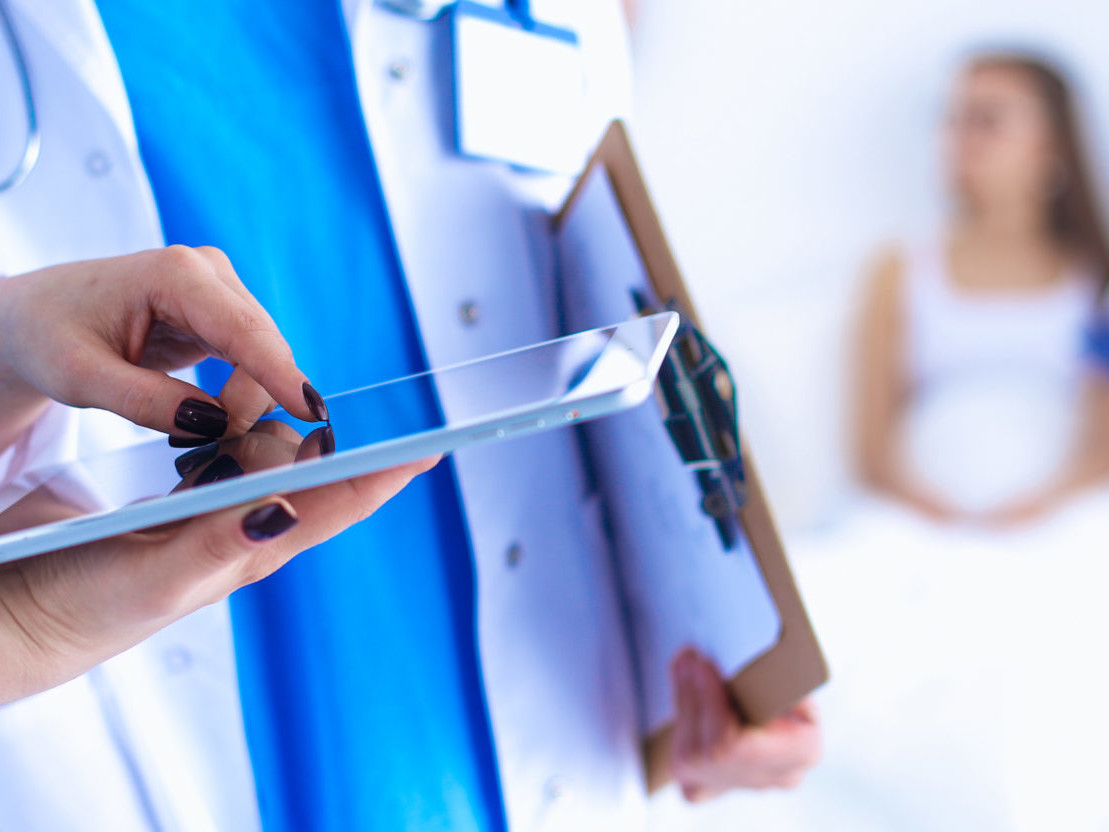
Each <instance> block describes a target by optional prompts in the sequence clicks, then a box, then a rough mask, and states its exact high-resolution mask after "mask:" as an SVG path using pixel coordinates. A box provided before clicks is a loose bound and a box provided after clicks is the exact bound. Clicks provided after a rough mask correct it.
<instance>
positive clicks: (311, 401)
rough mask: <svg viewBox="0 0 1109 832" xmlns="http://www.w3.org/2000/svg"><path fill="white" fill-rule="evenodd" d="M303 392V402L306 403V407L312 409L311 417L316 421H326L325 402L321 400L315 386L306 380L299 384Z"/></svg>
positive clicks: (321, 397)
mask: <svg viewBox="0 0 1109 832" xmlns="http://www.w3.org/2000/svg"><path fill="white" fill-rule="evenodd" d="M300 389H301V390H302V391H303V392H304V403H305V404H307V405H308V409H309V410H310V411H312V418H314V419H315V420H316V421H317V422H326V421H328V418H327V403H326V402H325V401H324V400H323V396H321V395H320V394H319V393H318V392H317V391H316V388H315V387H313V386H312V385H311V384H309V383H308V382H307V381H306V382H304V384H302V385H301V388H300Z"/></svg>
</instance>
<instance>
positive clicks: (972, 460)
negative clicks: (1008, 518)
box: [904, 246, 1096, 511]
mask: <svg viewBox="0 0 1109 832" xmlns="http://www.w3.org/2000/svg"><path fill="white" fill-rule="evenodd" d="M906 267H907V268H906V270H905V286H904V303H905V315H906V322H907V333H906V334H907V359H908V364H909V372H910V378H911V381H912V401H911V404H910V407H909V409H908V418H907V420H906V423H905V431H906V433H905V437H904V438H905V448H906V451H907V456H908V458H907V464H908V465H909V468H910V470H911V471H912V472H913V473H914V474H915V475H916V476H917V477H918V478H920V479H921V480H923V481H924V483H925V484H927V485H928V486H930V487H931V488H932V489H933V490H934V491H936V492H937V493H939V494H940V495H941V496H943V497H945V498H946V499H947V500H949V501H951V502H953V503H954V504H955V505H957V506H958V507H961V508H963V509H966V510H968V511H983V510H989V509H991V508H996V507H999V506H1002V505H1004V504H1006V503H1008V502H1010V501H1012V500H1014V499H1019V498H1020V497H1022V496H1026V495H1028V494H1030V493H1033V492H1035V491H1036V490H1037V489H1038V488H1042V487H1043V486H1045V485H1047V483H1048V481H1049V480H1050V479H1051V478H1052V477H1053V476H1054V475H1056V474H1057V473H1058V472H1059V470H1060V469H1061V467H1062V466H1063V465H1064V464H1065V463H1066V461H1067V458H1068V454H1069V453H1070V452H1071V449H1072V443H1073V439H1074V434H1075V427H1076V423H1077V422H1076V417H1077V415H1078V400H1079V393H1080V389H1081V379H1082V375H1083V369H1084V357H1083V356H1084V348H1083V342H1084V338H1085V334H1086V332H1087V329H1088V327H1089V325H1090V323H1091V319H1092V315H1093V312H1094V309H1095V305H1096V290H1095V285H1094V281H1093V280H1091V279H1089V278H1088V277H1086V276H1084V275H1081V274H1078V273H1073V274H1069V275H1067V276H1066V277H1065V279H1063V280H1061V281H1059V282H1058V283H1057V284H1055V285H1054V286H1052V287H1049V288H1045V289H1030V290H1016V291H1011V292H994V291H977V292H976V291H974V290H966V289H960V288H959V287H957V286H955V285H954V284H953V281H952V279H951V277H950V274H949V270H948V268H947V266H946V263H945V262H944V257H943V251H942V247H940V246H931V247H927V248H921V249H919V250H917V251H915V252H913V253H912V254H911V255H910V257H909V258H908V261H907V263H906Z"/></svg>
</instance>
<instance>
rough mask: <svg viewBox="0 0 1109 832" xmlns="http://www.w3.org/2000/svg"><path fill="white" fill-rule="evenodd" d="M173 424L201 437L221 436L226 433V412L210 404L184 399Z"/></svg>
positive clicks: (198, 400)
mask: <svg viewBox="0 0 1109 832" xmlns="http://www.w3.org/2000/svg"><path fill="white" fill-rule="evenodd" d="M173 423H174V424H175V425H177V427H179V428H181V430H187V431H189V432H190V433H199V434H200V435H201V436H210V437H217V436H223V434H224V433H226V431H227V411H226V410H224V409H223V408H222V407H220V406H219V405H215V404H212V403H211V402H203V401H201V400H200V399H185V401H183V402H181V406H180V407H179V408H177V416H176V418H175V419H174V420H173Z"/></svg>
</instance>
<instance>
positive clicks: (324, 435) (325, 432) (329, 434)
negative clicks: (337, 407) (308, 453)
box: [308, 425, 335, 456]
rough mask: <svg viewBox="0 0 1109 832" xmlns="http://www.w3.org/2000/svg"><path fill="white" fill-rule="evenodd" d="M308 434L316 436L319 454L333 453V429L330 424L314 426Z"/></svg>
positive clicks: (328, 454) (327, 454) (329, 454)
mask: <svg viewBox="0 0 1109 832" xmlns="http://www.w3.org/2000/svg"><path fill="white" fill-rule="evenodd" d="M308 435H309V436H314V437H316V442H318V443H319V446H320V456H331V455H332V454H333V453H335V431H334V430H332V429H331V425H324V426H323V427H322V428H316V429H315V430H314V431H312V432H311V433H310V434H308Z"/></svg>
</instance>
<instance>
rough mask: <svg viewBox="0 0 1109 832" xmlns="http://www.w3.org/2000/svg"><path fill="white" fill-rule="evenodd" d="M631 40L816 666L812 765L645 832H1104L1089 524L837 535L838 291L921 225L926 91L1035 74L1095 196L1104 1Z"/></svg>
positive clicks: (1009, 3) (1107, 107) (642, 34)
mask: <svg viewBox="0 0 1109 832" xmlns="http://www.w3.org/2000/svg"><path fill="white" fill-rule="evenodd" d="M633 45H634V49H635V56H636V113H635V123H634V125H633V138H634V139H635V143H636V147H637V152H638V154H639V156H640V160H641V162H642V164H643V167H644V170H645V173H646V175H647V179H648V181H649V184H650V186H651V189H652V192H653V194H654V197H655V200H656V203H657V207H658V209H659V212H660V214H661V215H662V220H663V223H664V225H665V227H666V229H667V231H668V233H669V235H670V238H671V242H672V244H673V247H674V249H675V252H676V254H677V257H678V260H679V262H680V264H681V265H682V266H683V269H684V271H685V274H686V277H687V280H688V281H689V283H690V284H691V288H692V290H693V294H694V296H695V300H696V301H697V304H698V307H699V309H700V311H701V313H702V315H703V317H704V318H705V319H706V324H707V327H708V330H709V333H710V334H711V335H712V336H713V338H714V339H715V340H717V342H718V343H719V345H720V347H721V348H722V349H723V351H724V353H725V355H726V356H727V358H728V359H729V361H730V363H731V365H732V368H733V371H734V372H735V374H736V376H737V378H738V380H739V383H740V390H741V395H742V399H741V410H742V416H743V419H744V425H745V429H746V431H747V433H748V436H749V438H750V439H751V441H752V444H753V446H754V449H755V452H756V455H757V458H758V461H759V466H760V468H761V470H762V473H763V476H764V480H765V482H766V484H767V486H768V489H769V491H770V496H771V500H772V502H773V504H774V508H775V511H776V513H777V515H778V516H779V520H780V521H781V522H782V525H783V526H784V528H785V531H786V536H787V543H788V544H789V547H790V549H791V552H792V555H793V557H794V561H795V565H796V567H797V572H798V578H799V580H800V583H801V586H802V590H803V592H804V593H805V594H806V597H807V600H808V603H809V605H810V611H811V613H812V616H813V619H814V622H815V624H816V626H817V630H818V632H819V633H820V635H821V638H822V641H823V643H824V646H825V649H826V652H827V653H828V656H829V660H830V663H831V666H832V673H833V681H832V684H831V685H830V686H829V687H828V688H827V690H826V691H824V692H823V693H822V694H821V696H820V697H819V700H818V701H820V702H821V703H822V705H823V708H824V717H825V720H824V721H825V736H826V749H827V752H826V760H825V763H824V764H823V765H822V766H820V767H819V768H818V769H817V770H816V771H815V772H814V773H813V774H812V775H811V777H810V778H809V780H808V781H807V782H806V784H805V785H804V786H803V787H802V788H801V789H800V790H799V791H798V792H796V793H790V794H770V795H759V794H751V793H747V794H735V795H732V796H729V797H727V798H725V799H723V800H721V801H718V802H715V803H711V804H708V805H706V806H704V807H700V808H698V809H696V810H695V811H694V812H693V813H692V814H685V813H682V812H680V811H678V810H677V806H678V805H679V798H678V796H677V794H676V793H675V792H674V791H673V790H670V791H669V792H668V793H666V794H665V795H664V796H663V798H662V799H661V800H660V801H656V815H655V818H654V828H655V829H656V830H659V832H662V830H665V832H677V831H678V830H693V829H696V830H724V829H737V830H739V829H742V830H757V831H758V832H787V830H788V832H871V830H873V831H874V832H910V830H912V832H916V831H917V830H919V832H933V830H935V832H950V831H951V830H966V832H986V830H990V831H991V832H1017V831H1019V832H1025V831H1027V832H1060V831H1061V830H1067V832H1092V830H1096V832H1106V830H1109V825H1106V824H1109V821H1107V820H1106V818H1107V817H1109V810H1107V806H1109V802H1107V801H1106V799H1105V798H1104V797H1103V795H1104V793H1105V792H1104V784H1105V783H1106V782H1109V762H1107V754H1106V751H1105V749H1106V748H1109V712H1107V711H1106V708H1105V704H1104V699H1105V697H1106V695H1107V693H1106V692H1107V691H1109V672H1107V671H1106V670H1105V669H1104V665H1103V662H1102V661H1101V658H1100V657H1102V656H1103V655H1104V645H1105V639H1106V635H1105V634H1106V632H1109V613H1107V614H1102V613H1101V612H1098V611H1099V610H1103V609H1107V608H1106V605H1105V604H1104V602H1103V600H1101V593H1102V589H1103V587H1104V586H1105V585H1106V583H1105V581H1106V580H1109V574H1107V569H1109V558H1105V557H1104V556H1103V555H1104V554H1105V552H1104V550H1105V546H1104V545H1103V544H1102V543H1101V541H1103V540H1104V539H1105V530H1104V528H1103V527H1102V526H1098V525H1097V524H1096V523H1094V522H1093V521H1092V520H1091V521H1089V523H1090V524H1089V525H1087V526H1083V524H1082V523H1083V521H1080V520H1078V519H1076V518H1077V516H1078V515H1074V516H1072V517H1070V518H1066V517H1064V518H1062V519H1060V520H1058V522H1057V526H1056V527H1055V528H1053V529H1052V530H1050V531H1044V532H1043V533H1042V534H1041V536H1040V537H1038V538H1032V539H1029V540H1022V541H1016V539H1013V540H1011V541H1010V540H1007V539H1005V538H1002V539H1000V540H999V541H995V542H994V543H991V544H986V543H983V545H982V546H981V547H979V546H978V542H980V541H978V542H976V541H974V540H968V539H966V538H965V537H963V538H960V537H959V536H958V534H957V533H954V532H953V533H947V532H943V531H939V532H936V531H929V530H927V529H925V528H924V527H920V529H919V530H918V532H917V533H916V534H915V536H914V535H913V534H908V535H907V534H906V531H905V529H906V528H910V530H911V528H913V527H911V526H906V524H907V523H909V521H907V520H904V518H895V519H894V520H890V522H889V524H888V525H886V526H883V523H884V522H885V521H884V520H879V521H877V524H876V525H875V524H874V523H872V525H871V526H869V527H868V528H867V529H865V530H860V529H858V528H854V529H852V528H848V530H847V531H844V529H843V528H842V525H843V524H844V523H846V525H847V526H848V527H850V525H851V522H852V521H851V520H846V521H842V520H841V521H839V522H837V519H838V518H839V517H840V516H841V512H840V511H839V509H840V508H842V507H844V506H845V505H846V503H847V497H848V494H849V476H848V466H847V454H846V453H845V449H844V443H843V438H844V437H843V432H844V431H843V428H844V423H845V420H844V416H845V410H846V406H847V385H848V379H847V377H846V376H847V373H846V356H847V342H848V334H849V332H850V317H851V314H852V313H853V307H854V302H855V297H856V294H855V293H856V291H857V289H858V288H859V278H860V276H861V272H862V270H863V268H864V267H865V265H866V262H867V260H868V258H869V257H870V256H871V255H872V254H873V253H874V252H875V251H876V250H877V248H878V247H879V246H881V245H882V244H883V243H885V242H888V241H890V240H891V239H905V240H908V241H910V242H911V241H914V240H917V239H921V238H924V237H926V236H927V235H928V234H929V233H930V232H932V231H934V230H935V228H936V224H937V223H938V222H939V220H940V218H941V217H942V214H943V191H942V183H941V179H940V164H939V162H940V159H939V148H938V138H939V137H938V133H939V129H940V127H941V123H942V119H943V114H944V106H945V97H946V93H947V88H948V84H949V82H950V80H951V77H952V75H953V73H954V71H955V70H956V69H957V68H958V66H959V64H960V60H961V58H962V57H963V56H965V55H966V54H967V53H968V52H969V51H971V50H973V49H975V48H979V47H1005V46H1017V47H1024V48H1033V49H1036V50H1038V51H1040V52H1042V53H1044V54H1046V55H1047V56H1049V57H1051V58H1053V59H1055V60H1056V61H1057V62H1059V63H1061V64H1062V65H1063V66H1064V67H1065V68H1066V69H1067V70H1069V72H1070V74H1071V75H1072V77H1073V80H1074V81H1075V82H1076V84H1077V88H1078V90H1079V93H1080V98H1081V100H1080V103H1081V104H1083V105H1084V109H1085V111H1086V115H1087V116H1088V120H1089V121H1090V124H1089V125H1088V129H1089V133H1090V137H1091V138H1092V139H1093V141H1094V147H1095V151H1096V152H1095V154H1094V155H1095V157H1096V158H1097V159H1098V161H1099V162H1100V164H1101V167H1102V171H1101V172H1100V174H1101V175H1102V177H1103V181H1104V169H1105V168H1106V167H1107V166H1106V164H1105V162H1106V160H1107V159H1109V5H1106V4H1105V3H1103V2H1094V0H1071V1H1070V2H1066V0H1063V2H1049V0H974V2H966V1H965V0H899V2H889V0H777V2H773V3H770V2H761V3H759V2H742V0H741V1H740V2H721V0H714V1H713V2H710V1H709V0H639V13H638V21H637V25H636V27H635V29H634V33H633ZM1106 193H1109V189H1107V190H1106ZM1102 514H1103V515H1104V512H1102ZM846 516H848V517H849V516H850V515H846ZM1048 563H1050V564H1051V566H1050V568H1049V567H1048V566H1047V564H1048ZM1103 564H1104V565H1103ZM1068 574H1069V575H1070V577H1069V578H1068V577H1067V575H1068ZM1078 576H1081V578H1079V577H1078ZM1082 593H1085V594H1086V595H1087V596H1088V597H1087V598H1086V600H1081V599H1080V598H1079V595H1080V594H1082Z"/></svg>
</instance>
